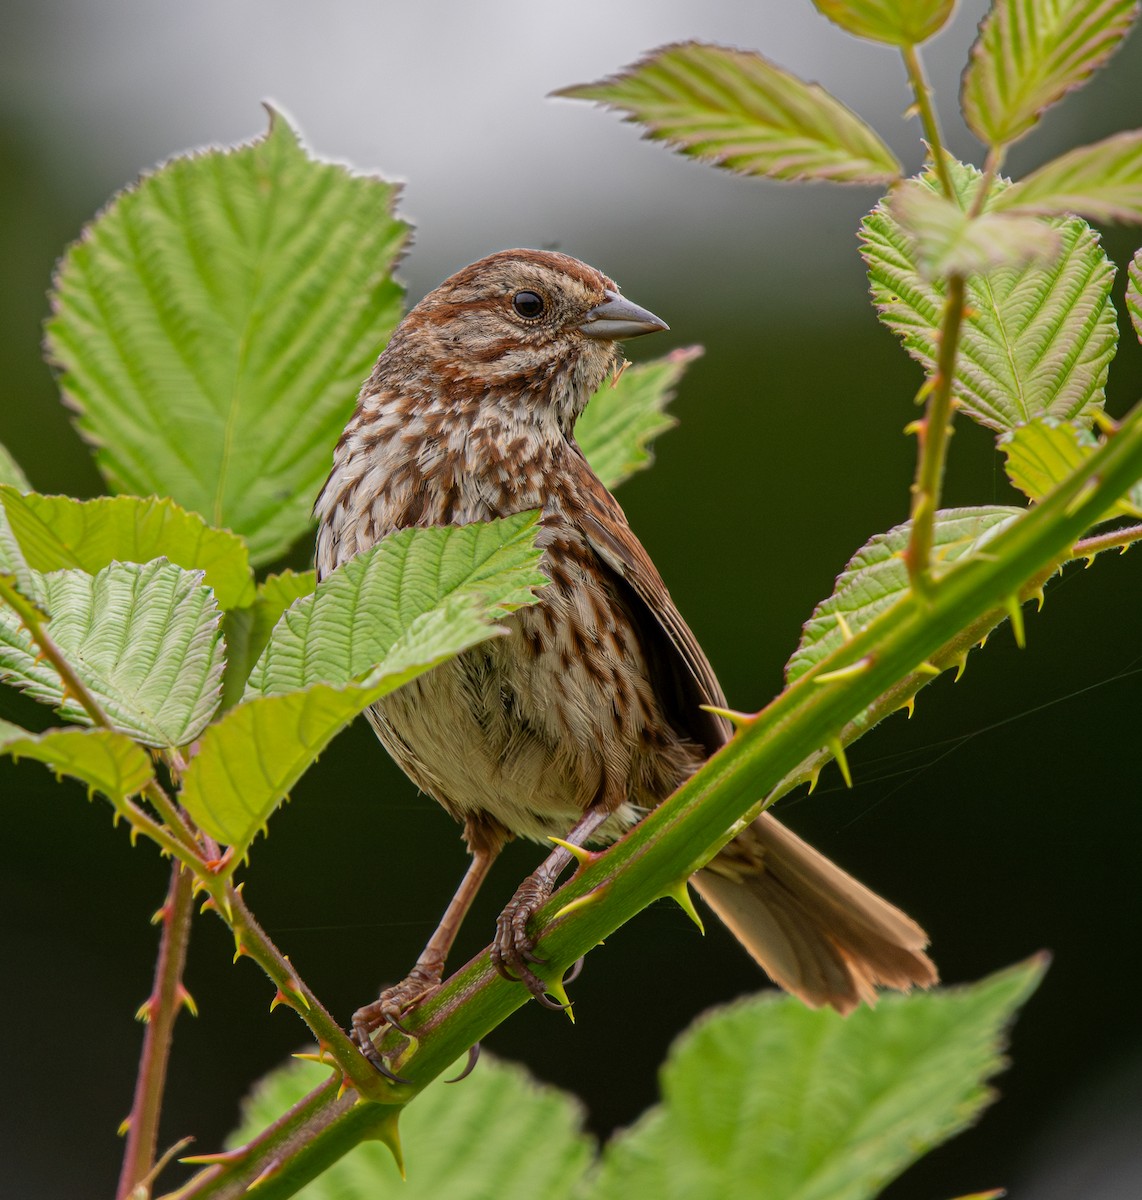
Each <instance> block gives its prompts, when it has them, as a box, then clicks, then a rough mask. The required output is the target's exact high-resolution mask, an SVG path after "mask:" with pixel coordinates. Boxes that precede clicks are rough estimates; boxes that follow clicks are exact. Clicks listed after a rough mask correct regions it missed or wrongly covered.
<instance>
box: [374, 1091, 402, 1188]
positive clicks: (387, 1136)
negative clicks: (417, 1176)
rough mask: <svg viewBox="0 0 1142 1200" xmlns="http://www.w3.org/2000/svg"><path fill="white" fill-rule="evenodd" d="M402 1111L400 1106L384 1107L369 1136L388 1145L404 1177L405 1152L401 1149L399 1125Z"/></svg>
mask: <svg viewBox="0 0 1142 1200" xmlns="http://www.w3.org/2000/svg"><path fill="white" fill-rule="evenodd" d="M401 1111H402V1110H401V1109H399V1108H387V1107H386V1108H384V1109H383V1110H382V1112H383V1114H384V1115H383V1116H382V1117H381V1118H380V1119H379V1120H378V1121H377V1123H376V1125H375V1127H374V1129H373V1132H372V1133H370V1134H369V1137H371V1138H372V1139H373V1140H374V1141H377V1142H380V1143H381V1144H382V1145H383V1146H387V1147H388V1149H389V1153H390V1154H391V1155H392V1156H393V1161H394V1162H395V1163H396V1165H397V1170H398V1171H399V1172H400V1177H401V1179H404V1178H405V1173H404V1152H403V1151H402V1149H401V1144H400V1129H399V1127H398V1125H397V1121H398V1119H399V1118H400V1114H401Z"/></svg>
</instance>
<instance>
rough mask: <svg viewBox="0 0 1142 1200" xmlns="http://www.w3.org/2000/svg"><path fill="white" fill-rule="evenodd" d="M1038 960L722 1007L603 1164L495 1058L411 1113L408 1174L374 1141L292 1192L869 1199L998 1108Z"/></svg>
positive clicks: (675, 1055) (292, 1096) (290, 1089)
mask: <svg viewBox="0 0 1142 1200" xmlns="http://www.w3.org/2000/svg"><path fill="white" fill-rule="evenodd" d="M1044 966H1045V964H1044V963H1043V962H1041V961H1036V960H1032V961H1031V962H1029V963H1024V964H1021V965H1020V966H1017V967H1013V968H1011V969H1009V970H1007V971H1002V972H999V973H998V974H996V975H993V976H991V977H990V978H989V979H985V980H982V981H981V982H980V983H978V984H975V985H973V986H972V987H964V988H951V989H947V990H945V991H940V992H933V993H930V994H926V995H912V996H886V997H885V998H884V999H883V1000H882V1001H881V1003H880V1006H879V1007H878V1008H877V1009H876V1010H872V1009H867V1008H866V1009H861V1010H860V1011H858V1012H856V1013H854V1014H852V1016H851V1017H849V1018H843V1017H840V1016H838V1015H837V1014H836V1013H835V1012H832V1011H829V1010H818V1011H813V1010H810V1009H807V1008H805V1007H804V1006H803V1005H801V1004H799V1003H798V1002H797V1001H796V1000H793V999H792V998H791V997H788V996H779V995H776V994H774V993H769V994H765V995H762V996H757V997H751V998H749V999H746V1000H742V1001H739V1002H738V1003H737V1004H734V1005H731V1006H729V1007H726V1008H723V1009H719V1010H715V1011H712V1012H710V1013H708V1014H706V1015H705V1016H703V1017H701V1018H699V1020H698V1021H697V1022H696V1023H695V1024H694V1025H693V1026H692V1027H691V1028H690V1029H689V1030H687V1031H686V1032H685V1033H684V1034H682V1036H681V1037H680V1038H679V1039H678V1041H677V1043H676V1044H675V1046H674V1047H673V1048H672V1049H671V1052H670V1055H669V1058H668V1059H667V1061H666V1063H665V1065H664V1066H663V1068H662V1072H661V1088H662V1099H661V1101H660V1102H659V1103H658V1104H656V1105H654V1106H653V1107H652V1108H651V1109H650V1110H649V1111H648V1112H647V1113H645V1114H644V1115H643V1116H642V1118H641V1119H640V1120H639V1121H638V1122H636V1123H635V1124H634V1125H633V1126H632V1127H631V1128H630V1129H627V1130H625V1131H623V1132H621V1133H619V1134H617V1135H616V1136H615V1138H614V1139H613V1140H612V1141H611V1142H609V1143H608V1144H607V1145H606V1146H604V1147H603V1148H602V1151H601V1153H595V1152H594V1150H593V1147H592V1143H591V1140H590V1139H589V1138H587V1137H586V1136H585V1135H584V1133H583V1131H582V1114H581V1112H580V1110H579V1107H578V1104H577V1102H576V1101H575V1100H574V1099H573V1098H572V1097H570V1096H567V1095H565V1094H563V1093H561V1092H559V1091H557V1090H556V1089H554V1088H551V1087H543V1086H540V1085H538V1084H536V1083H535V1082H534V1081H533V1080H531V1079H530V1078H529V1077H528V1076H527V1075H526V1074H525V1073H524V1072H523V1071H522V1070H521V1069H520V1068H518V1067H515V1066H511V1065H509V1064H507V1063H502V1062H499V1061H496V1060H495V1059H490V1058H489V1056H487V1055H485V1056H484V1057H483V1059H482V1060H481V1063H480V1067H479V1070H478V1071H477V1072H476V1073H475V1074H474V1075H473V1076H472V1077H471V1079H469V1080H467V1081H465V1082H466V1084H467V1086H466V1087H464V1088H461V1089H452V1088H447V1087H446V1086H445V1085H443V1084H441V1083H434V1084H432V1085H431V1086H429V1087H428V1088H426V1089H425V1091H424V1093H423V1094H422V1095H421V1097H420V1098H419V1099H418V1101H417V1103H416V1104H414V1105H411V1106H410V1107H409V1108H408V1110H407V1112H406V1113H405V1114H404V1115H403V1116H402V1117H401V1123H400V1143H399V1144H400V1148H401V1154H402V1157H403V1160H404V1163H405V1167H406V1170H407V1178H406V1179H402V1178H401V1173H400V1171H399V1170H398V1168H397V1166H396V1164H395V1163H394V1161H393V1158H392V1155H391V1154H390V1152H389V1148H388V1147H386V1146H383V1145H379V1144H377V1143H376V1142H371V1143H365V1144H363V1145H361V1146H359V1147H357V1148H356V1149H355V1150H353V1151H352V1153H350V1154H348V1155H346V1156H345V1157H344V1158H342V1159H341V1160H340V1161H339V1162H338V1163H336V1164H335V1165H334V1166H333V1167H332V1168H331V1169H330V1170H328V1171H327V1172H325V1174H323V1175H322V1176H321V1177H320V1178H319V1179H317V1180H315V1181H314V1182H312V1183H310V1184H309V1185H308V1186H306V1187H304V1188H302V1190H301V1191H300V1192H299V1193H297V1194H298V1195H300V1196H302V1197H303V1198H304V1200H333V1198H334V1197H337V1198H338V1200H358V1198H359V1200H365V1198H366V1197H370V1198H371V1197H385V1196H389V1195H392V1196H401V1197H405V1198H407V1200H419V1198H420V1197H422V1196H423V1197H430V1196H431V1197H437V1196H448V1197H449V1198H450V1200H478V1198H481V1197H485V1196H488V1195H492V1194H494V1195H495V1196H497V1197H499V1198H500V1200H516V1198H518V1200H530V1198H531V1197H533V1196H536V1195H543V1196H550V1197H567V1198H569V1200H570V1198H574V1200H618V1198H620V1197H630V1196H658V1197H662V1200H690V1198H691V1197H696V1196H718V1197H725V1200H737V1198H739V1197H740V1198H741V1200H751V1198H752V1197H755V1196H757V1195H759V1194H763V1195H772V1196H797V1197H803V1198H804V1200H868V1198H870V1197H873V1196H876V1195H877V1194H878V1193H879V1191H880V1189H881V1188H882V1187H883V1186H884V1185H885V1184H887V1183H888V1182H890V1181H891V1180H892V1179H894V1178H895V1177H896V1176H897V1175H899V1174H900V1173H901V1171H903V1170H904V1168H905V1167H907V1166H908V1165H909V1164H910V1163H912V1162H914V1161H915V1160H916V1159H918V1158H919V1157H920V1156H921V1155H923V1154H924V1153H926V1152H927V1151H928V1150H929V1149H931V1148H932V1147H933V1146H935V1145H937V1144H939V1143H940V1142H942V1141H944V1140H945V1139H946V1138H948V1137H950V1136H952V1134H954V1133H956V1132H957V1131H958V1130H960V1129H962V1128H963V1127H964V1126H965V1125H968V1124H970V1123H971V1122H972V1121H974V1120H975V1119H976V1118H977V1117H978V1115H979V1113H980V1112H981V1110H982V1109H983V1108H984V1107H985V1106H986V1105H987V1104H988V1103H990V1101H991V1100H992V1099H993V1093H992V1092H991V1090H990V1089H989V1088H988V1086H987V1081H988V1080H989V1079H990V1078H991V1077H992V1076H993V1075H995V1074H996V1073H997V1072H999V1071H1000V1070H1002V1069H1003V1067H1004V1066H1005V1060H1004V1058H1003V1049H1004V1043H1005V1034H1006V1030H1007V1027H1008V1025H1009V1024H1010V1022H1011V1021H1012V1019H1013V1017H1014V1015H1015V1013H1016V1011H1017V1010H1018V1008H1019V1007H1020V1006H1021V1005H1022V1004H1023V1003H1024V1002H1025V1001H1026V1000H1027V999H1028V997H1029V996H1030V995H1031V993H1032V992H1033V991H1034V990H1035V988H1036V987H1037V985H1038V983H1039V980H1040V979H1041V977H1042V973H1043V970H1044ZM318 1078H319V1076H317V1075H316V1074H315V1070H314V1067H313V1066H312V1065H310V1064H293V1065H291V1066H289V1067H287V1068H285V1069H284V1070H282V1071H279V1072H276V1073H275V1074H273V1075H271V1076H269V1077H268V1078H266V1079H265V1080H263V1081H262V1082H261V1083H260V1084H259V1085H258V1088H257V1090H256V1092H255V1093H254V1095H253V1096H252V1097H251V1099H250V1100H249V1101H248V1102H247V1104H246V1106H245V1111H244V1114H243V1124H242V1127H241V1128H240V1129H239V1130H238V1131H237V1132H236V1133H235V1135H234V1136H233V1138H232V1139H231V1145H232V1146H235V1147H237V1146H240V1145H242V1144H243V1143H244V1142H246V1141H248V1140H249V1139H250V1138H252V1137H254V1136H255V1135H256V1134H257V1133H258V1131H259V1130H261V1129H263V1128H265V1127H266V1126H267V1125H269V1124H270V1123H272V1122H273V1121H274V1120H276V1119H277V1118H278V1117H280V1115H281V1114H282V1113H283V1112H284V1111H285V1110H286V1109H287V1108H289V1107H290V1106H292V1105H293V1104H296V1103H297V1102H299V1101H300V1100H302V1099H303V1098H304V1096H305V1095H306V1093H307V1092H308V1091H309V1090H310V1089H311V1088H312V1087H313V1086H314V1083H315V1082H316V1081H317V1079H318ZM521 1147H522V1149H521Z"/></svg>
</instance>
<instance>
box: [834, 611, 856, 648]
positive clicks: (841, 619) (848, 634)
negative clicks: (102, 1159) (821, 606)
mask: <svg viewBox="0 0 1142 1200" xmlns="http://www.w3.org/2000/svg"><path fill="white" fill-rule="evenodd" d="M836 617H837V628H838V629H839V630H840V631H841V637H843V638H844V639H845V641H846V642H851V641H852V640H853V631H852V626H851V625H850V624H849V623H848V621H846V620H845V614H844V613H841V612H839V613H837V614H836Z"/></svg>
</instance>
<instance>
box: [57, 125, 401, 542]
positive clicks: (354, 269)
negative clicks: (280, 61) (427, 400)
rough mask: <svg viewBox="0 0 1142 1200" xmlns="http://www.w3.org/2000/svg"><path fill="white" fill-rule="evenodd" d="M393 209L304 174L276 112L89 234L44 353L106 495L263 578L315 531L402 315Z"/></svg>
mask: <svg viewBox="0 0 1142 1200" xmlns="http://www.w3.org/2000/svg"><path fill="white" fill-rule="evenodd" d="M394 196H395V188H394V186H393V185H391V184H387V183H383V182H382V181H380V180H378V179H370V178H364V177H360V176H354V175H352V174H351V173H350V172H349V171H348V170H346V169H345V168H344V167H341V166H335V165H332V164H329V163H319V162H316V161H314V160H313V159H311V158H309V157H308V155H307V154H306V153H305V152H304V151H303V149H302V147H301V145H300V144H299V142H298V138H297V135H296V134H295V133H294V131H293V130H292V129H290V127H289V125H288V124H287V123H286V121H285V120H284V119H283V118H282V117H281V116H280V115H278V114H276V113H271V120H270V128H269V132H268V133H267V134H266V135H265V136H264V137H262V138H259V139H258V140H257V141H255V142H253V143H251V144H249V145H246V146H242V147H240V148H238V149H236V150H225V151H222V150H211V151H207V152H204V153H198V154H194V155H191V156H188V157H184V158H179V159H174V160H172V161H171V162H169V163H167V164H166V165H164V166H163V167H161V168H159V169H158V170H157V171H155V172H154V173H153V174H152V175H149V176H147V177H146V178H144V179H143V180H142V182H140V183H139V185H138V186H137V187H135V188H133V189H131V190H129V191H126V192H123V193H121V194H120V195H119V196H118V197H117V198H116V199H115V200H114V201H113V202H112V203H111V204H110V205H109V206H108V208H107V209H105V210H104V212H103V213H102V214H100V216H99V217H97V218H96V220H95V221H93V222H92V223H91V225H89V226H88V227H87V229H86V230H85V231H84V235H83V237H82V238H81V240H80V241H78V242H76V243H75V244H74V245H73V246H72V247H71V248H70V250H69V251H68V253H67V255H66V256H65V258H64V260H63V263H62V266H61V267H60V271H59V275H58V278H57V281H56V289H55V295H54V307H55V315H54V316H53V317H52V319H51V321H50V322H49V323H48V328H47V341H48V348H49V352H50V354H51V356H52V358H53V359H54V360H55V362H57V363H58V364H59V366H60V367H61V368H62V370H63V374H62V378H61V383H62V386H63V390H64V393H65V396H66V398H67V400H68V402H69V404H71V405H72V407H73V408H74V409H75V410H76V411H77V413H78V414H79V415H78V426H79V429H80V432H81V433H82V434H83V435H84V437H86V438H87V439H88V440H89V441H90V442H91V443H92V444H93V446H94V447H95V452H96V459H97V461H98V464H99V467H100V469H101V470H102V471H103V473H104V475H105V476H106V478H107V479H108V481H109V482H110V483H111V484H112V485H113V486H114V487H115V488H116V489H118V490H122V491H127V492H132V493H135V494H136V495H144V496H145V495H152V494H158V495H169V496H171V497H173V499H174V500H175V501H176V502H177V503H179V504H181V505H182V506H183V507H185V508H188V509H190V510H191V511H193V512H197V513H199V514H201V515H202V516H203V517H204V518H205V519H206V520H207V521H208V522H209V523H210V524H211V525H213V526H215V527H219V528H229V529H232V530H234V531H235V532H236V533H237V534H239V535H241V536H242V537H244V538H245V539H246V540H247V542H248V543H249V546H250V554H251V557H252V558H253V560H254V562H255V563H264V562H267V561H270V560H272V559H274V558H275V557H277V556H278V555H280V554H281V553H282V552H283V551H284V550H286V549H287V548H288V547H289V546H290V545H291V544H292V543H293V542H294V541H295V540H296V539H297V537H298V536H299V535H300V534H302V533H303V532H304V531H305V530H306V529H307V528H308V526H309V523H310V509H311V505H312V500H313V497H314V496H315V495H316V494H317V491H318V489H319V488H320V486H321V483H322V481H323V479H324V478H325V476H326V474H327V473H328V470H329V462H330V453H331V447H332V446H333V443H334V442H335V441H336V439H337V436H338V434H339V433H340V431H341V429H342V427H343V426H344V424H345V422H346V420H347V419H348V417H349V414H350V413H351V412H352V409H353V403H354V397H355V395H356V392H357V390H358V387H359V385H360V381H361V380H362V379H363V378H364V377H365V376H366V375H367V374H368V372H369V369H370V367H371V364H372V362H373V360H374V359H375V358H376V356H377V353H378V351H379V350H380V349H381V348H382V347H383V345H384V343H385V341H386V339H387V337H388V335H389V333H390V332H391V330H392V328H393V326H394V325H395V324H396V322H397V320H398V318H399V315H400V307H401V289H400V288H399V287H398V285H397V284H396V283H395V282H394V281H393V279H392V276H391V271H392V268H393V266H394V264H395V262H396V260H397V258H398V256H399V254H400V252H401V249H402V247H403V245H404V242H405V239H406V236H407V227H406V226H405V225H404V224H403V223H402V222H400V221H397V220H396V219H395V218H394V217H393V216H392V213H391V207H392V203H393V198H394Z"/></svg>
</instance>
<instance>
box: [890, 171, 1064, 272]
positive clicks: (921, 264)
mask: <svg viewBox="0 0 1142 1200" xmlns="http://www.w3.org/2000/svg"><path fill="white" fill-rule="evenodd" d="M888 207H889V210H890V212H891V213H892V216H893V218H894V219H895V221H896V222H897V224H899V226H900V227H901V229H903V230H904V232H905V233H906V234H908V236H909V237H911V239H912V243H913V249H912V252H913V255H914V257H915V261H916V267H917V270H918V271H919V273H920V275H921V277H922V278H924V279H928V280H931V279H938V278H941V277H946V276H948V275H950V274H952V273H957V274H960V275H986V274H988V273H990V272H994V271H995V270H997V269H998V268H999V267H1021V266H1025V265H1027V264H1028V263H1038V264H1040V265H1045V264H1049V263H1051V262H1053V261H1054V259H1056V258H1057V257H1058V255H1059V249H1060V242H1059V233H1058V230H1057V229H1053V228H1052V227H1051V226H1050V225H1048V224H1046V222H1044V221H1041V220H1038V219H1036V218H1035V217H1029V216H1012V215H1010V214H1003V213H991V212H984V213H980V214H979V216H976V217H972V216H969V215H968V213H966V212H965V211H964V210H963V209H962V208H961V207H960V205H959V204H958V203H956V201H954V200H949V199H948V198H947V197H946V196H944V195H943V194H942V193H940V192H938V191H936V190H934V189H933V188H932V187H931V186H929V185H928V184H927V183H925V182H924V181H923V180H921V179H909V180H907V181H906V182H905V183H903V184H901V185H900V186H899V187H897V188H896V189H895V190H894V191H893V193H892V195H891V196H890V197H889V201H888Z"/></svg>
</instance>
